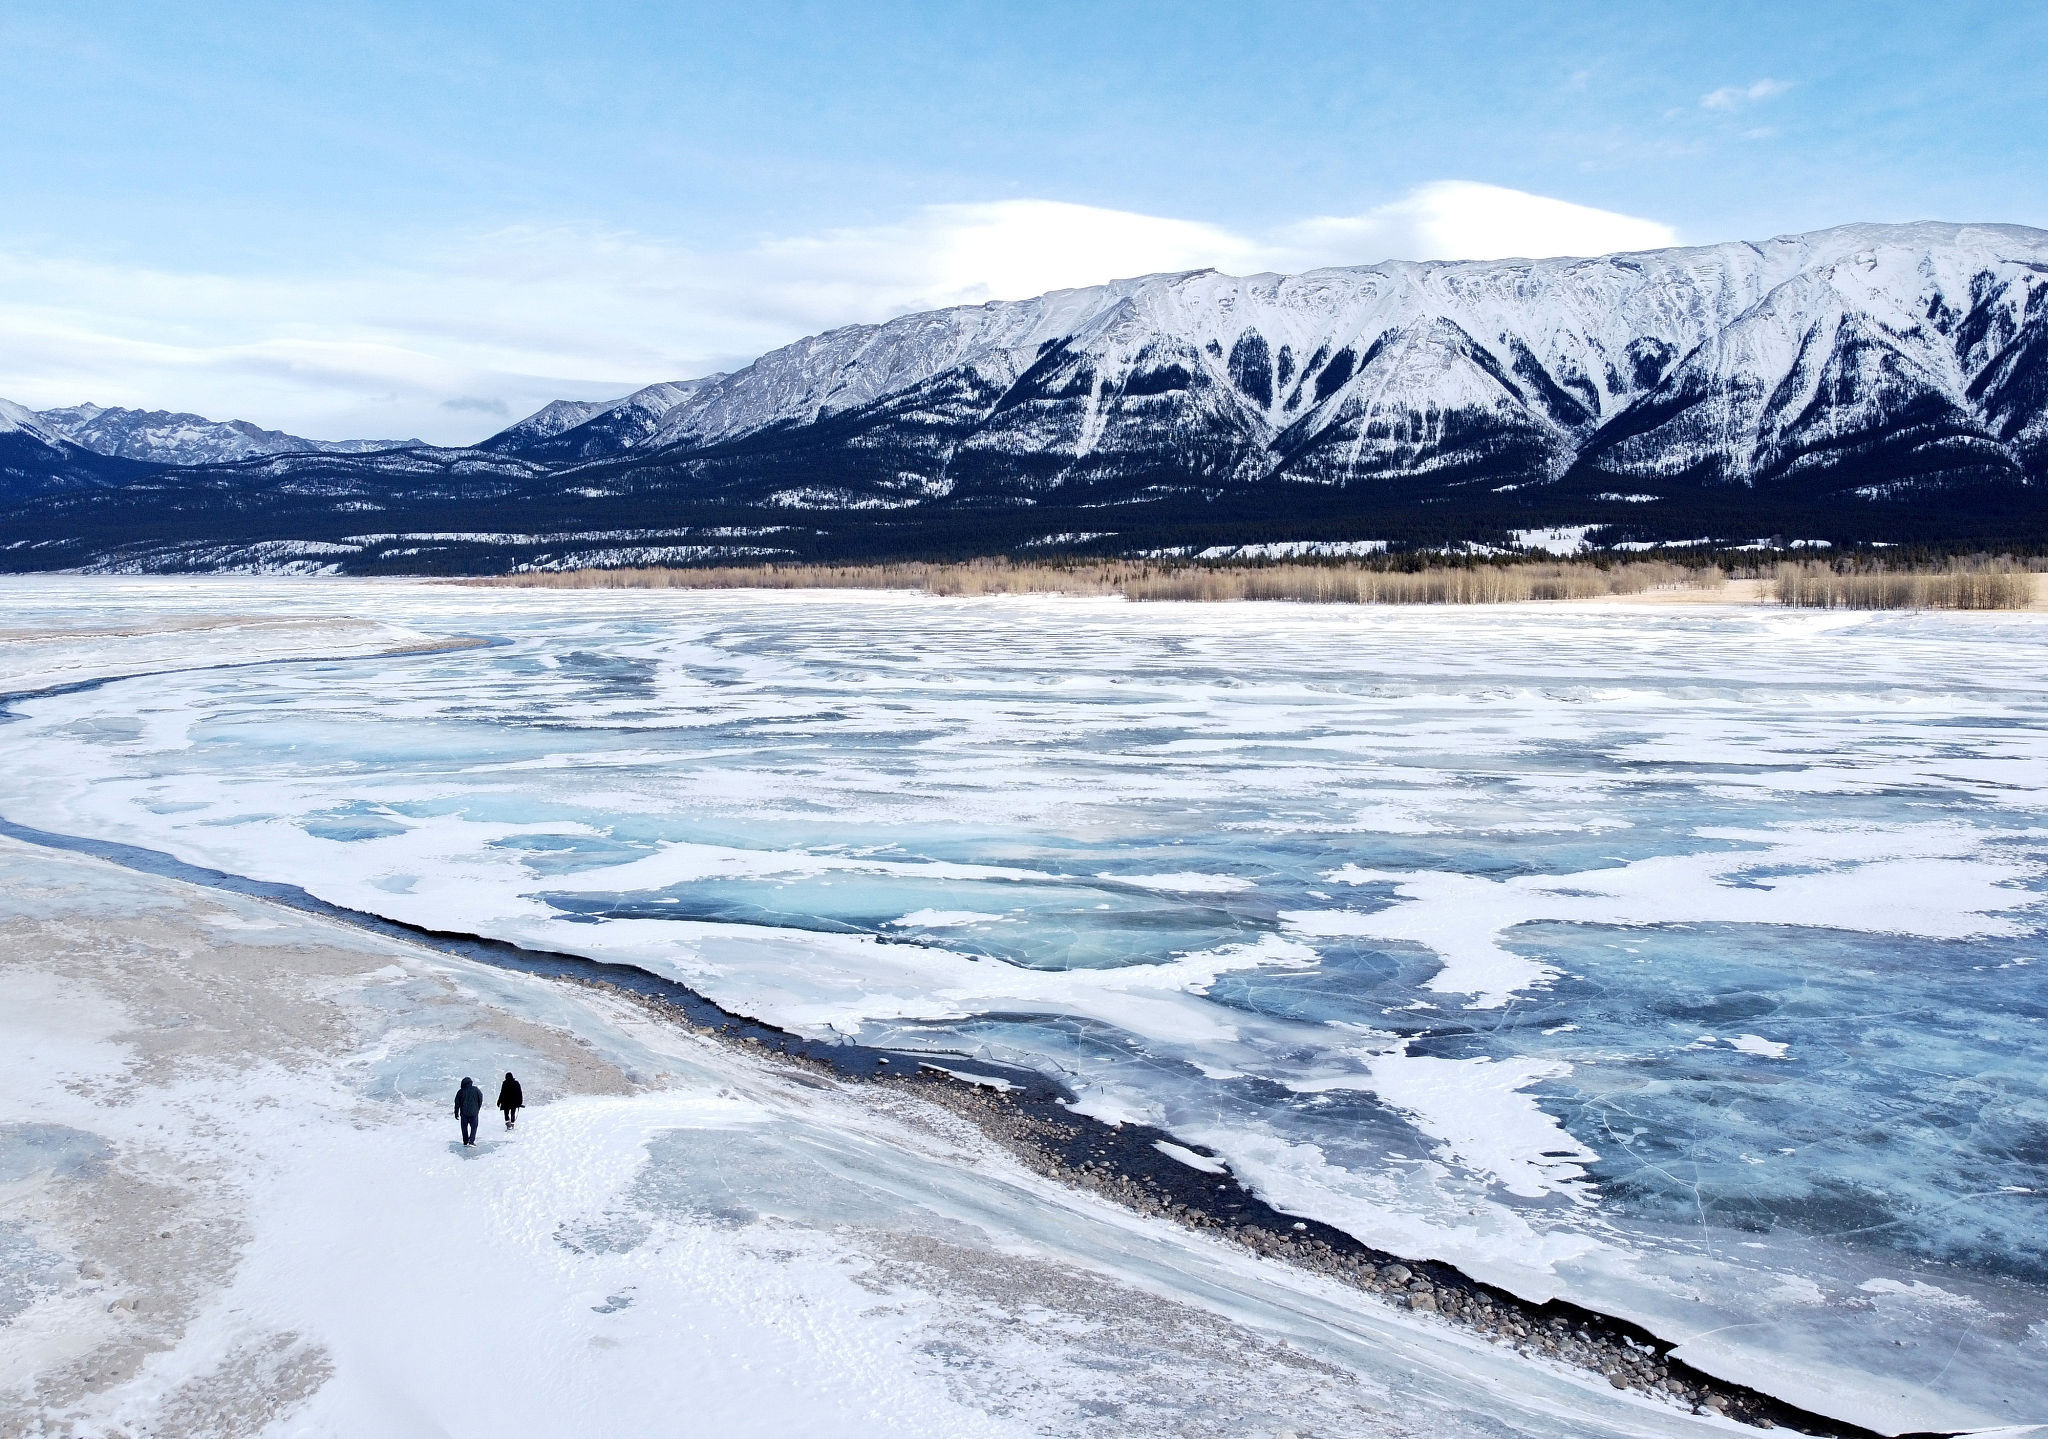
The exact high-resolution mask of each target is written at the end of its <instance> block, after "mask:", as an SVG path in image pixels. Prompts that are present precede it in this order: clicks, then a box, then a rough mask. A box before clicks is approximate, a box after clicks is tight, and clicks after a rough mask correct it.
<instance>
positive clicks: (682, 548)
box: [0, 224, 2048, 571]
mask: <svg viewBox="0 0 2048 1439" xmlns="http://www.w3.org/2000/svg"><path fill="white" fill-rule="evenodd" d="M109 416H120V417H124V418H122V419H119V420H114V421H110V420H108V419H107V417H109ZM126 417H134V418H132V419H130V418H126ZM145 422H147V423H145ZM10 425H11V426H12V428H11V429H0V565H8V566H11V567H16V568H47V567H57V566H60V565H61V566H86V567H105V568H139V569H160V568H169V569H186V568H219V567H246V566H251V565H258V566H269V565H296V566H300V567H330V568H340V569H345V570H360V571H390V570H432V571H455V570H474V569H498V568H505V567H509V566H518V565H529V566H534V565H537V566H550V567H552V566H567V565H575V564H584V563H649V562H671V563H676V562H689V561H693V560H705V559H713V558H739V557H752V558H759V557H763V556H776V557H781V558H821V559H822V558H863V557H883V556H890V557H908V556H931V557H937V556H949V555H964V554H988V553H1006V552H1007V553H1019V552H1033V553H1049V552H1061V551H1065V552H1074V551H1080V552H1090V553H1135V552H1151V551H1160V550H1172V551H1193V552H1198V553H1199V552H1200V551H1202V550H1204V549H1208V548H1215V547H1230V546H1236V545H1246V544H1257V543H1266V544H1273V543H1283V544H1284V543H1298V542H1308V541H1323V542H1348V543H1351V544H1353V545H1358V544H1363V543H1369V542H1385V543H1387V544H1389V545H1391V546H1393V547H1396V548H1399V547H1402V546H1434V547H1443V546H1456V545H1466V546H1473V545H1477V546H1491V547H1496V548H1506V547H1512V546H1514V545H1515V544H1517V543H1523V544H1527V543H1530V542H1531V541H1530V539H1529V537H1530V536H1531V535H1546V534H1548V535H1555V534H1559V533H1564V534H1569V535H1571V536H1574V537H1575V539H1574V542H1578V541H1590V542H1591V543H1594V544H1605V545H1619V546H1627V547H1635V548H1642V547H1651V546H1657V545H1663V544H1680V543H1692V542H1712V543H1715V544H1720V545H1734V544H1741V543H1750V542H1754V541H1757V540H1759V539H1763V538H1766V537H1771V536H1778V537H1793V538H1798V539H1803V540H1809V541H1826V542H1828V543H1832V544H1836V545H1854V544H1871V543H1883V544H1933V545H1945V546H1956V545H1972V544H1985V545H1991V544H1998V545H2017V546H2027V547H2034V546H2038V545H2039V544H2041V543H2042V542H2043V541H2048V232H2044V231H2040V230H2033V229H2028V228H2024V227H2019V226H2008V225H1947V224H1914V225H1850V226H1844V227H1840V228H1837V229H1832V230H1825V231H1820V232H1816V233H1813V234H1806V235H1793V236H1785V237H1780V238H1778V239H1774V240H1769V241H1763V242H1758V243H1732V244H1722V245H1712V246H1702V247H1692V248H1683V249H1671V250H1661V251H1653V252H1644V253H1636V254H1624V255H1611V256H1605V257H1600V258H1594V259H1557V260H1504V261H1486V262H1444V263H1406V262H1389V263H1384V264H1378V265H1370V266H1360V267H1353V268H1342V269H1327V270H1317V271H1312V272H1309V273H1306V274H1302V275H1293V276H1283V275H1270V274H1267V275H1252V276H1245V277H1233V276H1225V275H1221V274H1217V273H1215V272H1213V271H1199V272H1193V273H1185V274H1172V275H1152V276H1146V277H1143V278H1139V279H1132V280H1119V281H1116V282H1113V283H1110V284H1107V285H1100V286H1094V287H1090V288H1087V289H1079V290H1067V291H1060V292H1056V293H1053V294H1049V295H1044V296H1040V297H1038V298H1036V299H1031V300H1023V301H1013V302H998V303H990V304H986V305H979V306H971V307H963V308H957V309H950V310H941V311H936V312H932V313H928V314H919V315H909V316H905V317H902V318H900V319H896V320H891V321H889V322H887V323H886V324H880V325H857V326H850V327H846V328H843V329H838V330H833V331H829V332H827V333H824V334H821V335H816V336H812V337H810V338H807V339H803V340H799V341H797V342H796V343H794V344H791V345H788V346H785V347H783V348H782V349H779V350H775V351H773V352H771V353H769V354H767V355H764V356H762V357H761V358H760V359H758V360H756V361H754V362H753V363H752V364H750V365H747V366H746V367H744V368H742V369H739V370H736V371H734V372H732V373H730V374H720V375H711V376H706V377H702V378H699V379H694V380H687V381H680V382H672V383H662V384H655V385H650V386H647V387H646V388H644V389H641V390H638V391H635V392H634V393H633V394H631V395H628V396H626V397H624V398H623V399H620V400H617V401H611V402H592V401H572V400H561V401H556V402H555V403H553V404H550V405H548V406H546V407H545V408H543V409H542V410H540V411H539V412H538V413H536V414H534V415H532V416H530V417H528V418H527V419H525V420H522V421H520V422H519V423H518V424H516V425H513V426H511V427H510V428H508V429H506V430H504V431H502V432H501V433H499V434H497V435H494V436H492V437H491V438H490V439H488V440H485V441H484V442H482V443H481V444H479V445H477V446H474V447H471V448H467V449H460V448H456V449H449V448H435V447H429V446H422V445H417V444H405V445H402V446H401V445H397V444H395V443H394V444H377V443H372V442H360V443H356V444H342V445H337V444H326V445H315V444H314V443H313V442H308V441H298V440H295V439H293V438H292V437H290V436H281V435H276V434H275V433H274V432H268V431H260V430H257V429H255V427H253V426H246V425H241V424H239V422H230V423H229V424H228V425H226V426H216V425H213V424H212V422H205V421H199V420H197V418H196V417H191V416H163V415H147V416H142V415H139V414H138V412H134V411H108V410H98V409H97V408H96V407H90V406H81V407H78V408H77V409H74V410H67V411H48V412H44V413H43V414H41V415H33V414H31V413H30V412H27V411H23V410H21V409H20V408H19V407H16V406H8V407H6V408H5V409H4V410H0V426H10ZM222 431H232V435H233V437H230V436H229V435H225V434H222V433H221V432H222ZM116 435H118V436H120V437H121V438H118V439H116V438H113V437H115V436H116ZM145 437H146V438H145ZM236 443H240V444H242V445H244V446H245V448H242V449H240V450H237V449H235V444H236ZM36 445H40V446H41V447H42V449H41V450H40V451H38V450H36V449H35V448H34V446H36ZM208 446H212V447H213V448H208ZM45 452H46V453H45ZM107 466H114V467H115V468H107ZM371 514H375V515H377V516H378V517H379V518H378V519H377V521H376V522H375V524H374V525H371V524H370V523H368V521H367V520H366V518H365V517H366V516H368V515H371ZM1536 542H1538V543H1542V542H1544V541H1536Z"/></svg>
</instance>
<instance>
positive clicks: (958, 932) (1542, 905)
mask: <svg viewBox="0 0 2048 1439" xmlns="http://www.w3.org/2000/svg"><path fill="white" fill-rule="evenodd" d="M8 597H9V598H10V599H14V600H18V602H17V603H16V604H15V605H14V613H15V615H16V616H17V618H16V620H15V624H16V625H17V626H19V627H21V628H28V627H30V626H31V625H33V624H42V625H45V626H46V627H55V626H70V627H85V628H89V627H94V626H97V627H101V628H106V627H115V626H118V625H120V624H126V623H130V622H131V621H132V618H133V616H134V615H136V614H138V613H142V614H155V615H162V614H164V613H170V612H182V611H181V610H180V607H181V606H182V607H185V608H186V609H189V610H190V611H193V612H198V611H202V610H204V611H207V612H212V613H222V612H227V613H239V614H244V615H253V614H261V615H264V616H268V617H280V618H291V619H303V620H308V621H320V622H323V623H326V622H332V621H335V620H338V619H340V618H343V617H350V616H358V615H364V614H370V613H374V615H375V616H376V618H377V620H378V621H379V622H381V623H385V624H394V625H399V626H402V627H404V628H405V629H406V630H407V631H408V632H416V633H419V634H422V635H429V634H463V635H478V636H485V637H489V638H492V639H495V640H501V641H503V643H499V644H495V645H493V646H491V647H489V648H483V649H475V650H469V651H464V652H460V653H449V654H422V655H410V656H400V657H381V658H368V659H342V660H333V661H321V662H313V661H293V662H289V663H282V664H275V665H263V666H257V667H251V668H241V669H233V670H195V671H193V672H190V673H177V674H159V675H157V676H154V677H152V678H151V679H149V680H146V681H132V682H130V681H124V682H117V683H112V684H108V685H105V686H102V687H100V688H97V689H91V690H85V691H79V692H76V693H69V694H61V695H49V696H45V697H41V698H37V699H33V700H29V701H25V702H21V703H19V704H17V706H16V707H15V709H16V713H17V715H18V716H19V717H18V718H17V719H16V720H15V721H13V722H12V723H11V724H9V725H8V726H7V728H6V729H5V731H4V734H5V739H4V743H5V745H6V747H7V757H8V759H9V761H10V763H9V765H8V767H7V769H6V772H5V774H4V775H0V815H5V817H6V818H8V819H11V820H14V821H17V822H19V823H25V824H30V825H35V826H37V827H40V828H44V829H49V830H54V831H59V832H65V833H81V834H92V835H96V836H101V837H106V838H114V839H120V840H125V841H128V842H131V843H136V844H142V845H146V846H150V847H153V848H158V849H163V850H166V851H169V852H172V853H175V854H177V855H179V856H180V857H182V858H185V859H188V860H191V861H194V862H198V863H203V864H208V865H213V866H217V867H220V868H223V869H227V870H231V871H235V872H239V873H244V874H250V875H256V876H259V877H262V878H268V879H275V880H281V881H286V882H290V883H294V884H298V885H302V886H304V887H306V888H307V889H309V890H312V891H313V892H314V893H316V894H319V895H321V896H322V897H324V898H328V899H331V900H333V901H335V902H337V903H340V904H344V905H349V906H352V907H356V908H361V909H367V910H373V911H375V912H378V913H382V914H386V915H389V916H391V917H393V918H398V919H402V920H406V921H408V922H413V923H420V924H426V925H431V926H434V927H438V928H447V929H459V930H468V931H473V932H478V933H486V934H492V935H496V936H499V937H503V938H507V939H512V940H515V941H518V942H521V943H527V944H532V945H536V946H540V947H546V948H554V949H562V950H569V951H574V952H578V953H584V954H588V955H591V956H593V957H597V958H604V959H617V960H625V961H630V962H633V963H636V964H641V965H644V966H646V967H648V968H650V969H655V970H658V971H660V972H663V973H668V974H672V975H675V976H677V977H680V978H682V979H684V980H686V981H687V982H688V983H690V984H692V985H694V986H696V987H697V988H699V989H701V990H702V991H704V992H705V993H707V994H710V995H711V996H713V997H714V998H716V999H718V1000H719V1001H720V1002H722V1003H725V1004H728V1005H730V1006H731V1007H733V1008H735V1009H739V1010H742V1011H745V1012H748V1013H752V1014H755V1015H758V1016H760V1017H762V1018H765V1019H769V1020H772V1021H775V1022H778V1023H783V1024H787V1025H790V1026H792V1027H796V1028H800V1029H803V1030H806V1031H807V1032H811V1033H815V1034H820V1035H830V1034H841V1035H847V1036H858V1037H861V1038H863V1039H868V1040H875V1041H881V1042H886V1043H889V1044H893V1045H898V1046H904V1047H915V1048H923V1049H926V1050H930V1051H933V1052H934V1053H935V1055H937V1054H938V1053H939V1052H945V1053H951V1054H956V1055H962V1056H969V1055H977V1054H978V1055H983V1056H986V1057H991V1058H996V1059H1001V1060H1005V1061H1009V1062H1015V1063H1024V1064H1032V1065H1037V1066H1040V1067H1043V1068H1045V1069H1047V1070H1049V1071H1052V1072H1055V1073H1059V1074H1061V1075H1062V1076H1063V1077H1064V1078H1065V1079H1066V1080H1067V1082H1068V1083H1069V1084H1070V1085H1071V1086H1072V1087H1073V1088H1074V1089H1075V1090H1076V1092H1077V1093H1078V1094H1079V1095H1080V1096H1081V1107H1082V1108H1083V1109H1084V1110H1085V1111H1087V1112H1090V1113H1095V1114H1101V1115H1107V1116H1125V1117H1142V1118H1147V1119H1151V1120H1153V1121H1155V1122H1160V1123H1163V1124H1165V1125H1167V1126H1168V1127H1169V1128H1171V1129H1173V1130H1174V1131H1175V1132H1176V1133H1177V1134H1178V1135H1179V1136H1180V1137H1181V1138H1182V1139H1183V1140H1185V1141H1186V1142H1187V1143H1190V1144H1195V1145H1199V1146H1201V1147H1202V1148H1203V1149H1206V1150H1209V1151H1212V1152H1214V1153H1216V1154H1218V1155H1219V1156H1221V1158H1222V1159H1223V1160H1224V1161H1225V1162H1227V1163H1228V1164H1229V1165H1230V1167H1231V1168H1232V1170H1233V1171H1234V1172H1236V1173H1238V1174H1239V1175H1241V1176H1244V1177H1245V1178H1246V1179H1247V1180H1249V1181H1250V1182H1252V1183H1253V1184H1254V1185H1255V1186H1257V1187H1258V1188H1259V1189H1260V1190H1261V1191H1262V1192H1263V1193H1264V1194H1265V1195H1266V1196H1267V1197H1268V1198H1270V1199H1272V1200H1273V1202H1275V1203H1277V1204H1281V1205H1283V1206H1285V1207H1288V1208H1290V1209H1293V1210H1296V1211H1297V1212H1303V1213H1312V1214H1315V1215H1317V1216H1318V1217H1320V1218H1323V1219H1326V1220H1328V1221H1329V1222H1332V1223H1335V1224H1338V1225H1341V1226H1343V1227H1346V1228H1348V1229H1350V1230H1352V1231H1353V1232H1355V1233H1357V1234H1359V1235H1360V1236H1361V1237H1363V1238H1365V1239H1367V1240H1368V1241H1369V1242H1372V1243H1375V1244H1379V1245H1382V1246H1384V1247H1388V1248H1394V1249H1397V1250H1400V1251H1402V1252H1404V1253H1408V1254H1411V1255H1414V1256H1417V1257H1441V1258H1446V1259H1450V1260H1452V1261H1454V1262H1457V1263H1460V1264H1462V1265H1464V1266H1466V1267H1467V1268H1469V1269H1471V1270H1473V1271H1475V1272H1478V1273H1481V1274H1484V1275H1486V1276H1487V1277H1489V1278H1493V1279H1495V1280H1497V1281H1498V1282H1501V1283H1504V1284H1507V1285H1509V1286H1511V1287H1514V1288H1516V1289H1518V1290H1520V1291H1521V1292H1524V1293H1528V1294H1531V1295H1539V1296H1540V1295H1545V1294H1551V1293H1563V1294H1569V1295H1572V1296H1574V1297H1577V1298H1579V1299H1581V1300H1583V1301H1584V1302H1587V1303H1590V1304H1594V1305H1596V1306H1598V1307H1601V1308H1605V1309H1608V1310H1611V1311H1615V1312H1620V1313H1624V1314H1628V1315H1631V1316H1634V1317H1637V1318H1640V1319H1641V1320H1642V1321H1643V1322H1645V1323H1648V1324H1650V1325H1652V1326H1653V1327H1655V1328H1658V1329H1660V1330H1661V1331H1663V1332H1665V1333H1667V1334H1670V1335H1672V1336H1673V1337H1675V1338H1684V1339H1686V1340H1687V1350H1686V1352H1687V1354H1688V1356H1689V1357H1693V1358H1695V1362H1700V1363H1702V1364H1706V1365H1710V1366H1712V1367H1715V1368H1718V1369H1721V1370H1723V1371H1725V1372H1729V1373H1732V1374H1736V1375H1738V1376H1751V1377H1756V1378H1758V1379H1760V1380H1762V1381H1764V1382H1766V1383H1768V1384H1769V1385H1771V1386H1772V1387H1773V1388H1775V1389H1777V1390H1779V1391H1780V1392H1784V1393H1786V1394H1787V1395H1788V1397H1792V1398H1794V1399H1795V1400H1798V1401H1800V1402H1804V1403H1808V1404H1811V1405H1814V1406H1815V1407H1823V1408H1829V1409H1831V1410H1832V1411H1834V1412H1838V1413H1842V1414H1843V1415H1844V1416H1845V1417H1850V1418H1857V1419H1860V1420H1863V1421H1865V1422H1870V1423H1872V1424H1873V1425H1875V1426H1877V1427H1891V1428H1916V1427H1953V1426H1955V1425H1959V1424H1965V1423H1975V1424H1982V1423H1991V1422H2012V1421H2014V1420H2016V1419H2020V1418H2029V1419H2034V1420H2040V1419H2042V1418H2044V1417H2048V1416H2044V1415H2043V1414H2041V1413H2040V1412H2038V1406H2039V1395H2038V1393H2037V1392H2036V1389H2037V1387H2038V1386H2036V1385H2035V1384H2034V1383H2033V1382H2032V1379H2031V1377H2030V1376H2031V1375H2032V1373H2033V1372H2034V1371H2035V1370H2036V1369H2038V1367H2039V1366H2040V1365H2042V1364H2043V1363H2048V1292H2044V1288H2048V1220H2044V1212H2043V1209H2042V1204H2043V1199H2042V1195H2043V1194H2044V1193H2048V1168H2044V1164H2043V1160H2042V1157H2041V1151H2040V1147H2039V1143H2038V1132H2039V1124H2040V1118H2039V1116H2040V1115H2041V1113H2043V1112H2044V1105H2048V1083H2044V1075H2043V1066H2041V1064H2040V1063H2039V1060H2038V1056H2039V1053H2040V1046H2041V1042H2042V1040H2041V1032H2040V1026H2041V1025H2042V1024H2043V1023H2044V1022H2048V979H2044V975H2048V966H2043V965H2040V964H2034V963H2029V962H2027V961H2030V960H2034V959H2036V958H2038V956H2039V955H2040V953H2041V951H2042V947H2043V936H2042V933H2041V924H2040V909H2039V900H2040V895H2041V891H2042V885H2043V862H2042V861H2043V853H2044V841H2043V836H2044V834H2048V825H2044V822H2043V821H2044V818H2048V816H2044V810H2048V802H2044V794H2043V791H2044V788H2048V734H2044V720H2048V706H2044V693H2043V691H2044V688H2048V679H2044V676H2048V627H2044V625H2043V623H2042V621H2041V620H2040V619H2039V617H2036V616H2029V615H1947V616H1934V615H1877V616H1859V615H1850V614H1841V613H1822V614H1812V615H1808V614H1799V613H1791V612H1783V611H1773V610H1763V609H1742V608H1734V607H1705V606H1701V607H1682V606H1674V607H1659V608H1658V609H1657V610H1655V611H1649V610H1631V609H1627V608H1621V607H1600V608H1597V609H1595V608H1590V607H1589V608H1582V609H1563V608H1551V609H1544V610H1533V609H1532V610H1519V609H1517V610H1492V611H1489V612H1488V613H1486V614H1484V615H1480V614H1473V613H1454V612H1441V611H1440V612H1434V613H1430V612H1420V611H1410V610H1380V609H1355V610H1354V609H1348V608H1347V609H1343V610H1337V609H1323V608H1318V607H1306V606H1302V607H1297V606H1282V605H1232V606H1223V605H1218V606H1134V605H1127V604H1123V603H1120V602H1114V601H1095V600H1052V599H1031V600H990V601H965V600H963V601H939V600H929V599H924V598H920V597H914V596H903V595H860V596H853V595H844V596H838V595H835V596H817V595H748V594H659V595H633V594H601V593H598V594H564V593H559V592H551V593H518V592H501V591H478V590H461V589H451V588H436V587H429V586H418V585H379V586H375V587H364V586H321V585H304V586H296V587H295V586H288V585H264V584H260V583H248V584H244V585H240V586H237V585H232V584H217V585H214V586H211V587H207V588H206V589H205V591H204V593H203V595H202V594H201V593H200V592H199V590H198V588H197V587H185V586H179V585H176V584H168V583H153V584H141V583H137V584H133V585H127V586H123V587H120V588H113V587H104V586H98V587H96V586H93V585H90V584H87V583H84V582H75V583H67V582H49V583H45V584H42V585H40V586H27V585H23V586H20V587H18V588H10V589H9V592H8ZM37 605H40V606H42V607H43V608H42V610H41V611H37V609H36V606H37ZM39 616H40V617H39ZM92 643H93V642H92V641H91V640H90V639H89V638H85V637H81V638H80V640H79V641H78V650H79V652H80V653H90V652H91V649H92ZM202 658H203V656H202ZM941 1062H943V1061H941ZM1873 1281H1875V1282H1879V1283H1880V1285H1881V1286H1896V1287H1880V1288H1878V1289H1871V1288H1869V1287H1868V1285H1869V1284H1870V1283H1872V1282H1873ZM1936 1291H1938V1293H1937V1292H1936ZM1949 1295H1960V1296H1963V1297H1964V1298H1966V1299H1967V1300H1968V1301H1969V1302H1971V1303H1974V1304H1977V1305H1980V1306H1981V1308H1982V1312H1983V1316H1984V1318H1983V1321H1982V1322H1981V1323H1979V1324H1975V1325H1973V1326H1971V1327H1969V1328H1968V1329H1966V1330H1964V1331H1963V1332H1961V1333H1957V1332H1956V1328H1955V1325H1954V1324H1953V1322H1952V1320H1953V1314H1954V1312H1955V1311H1954V1309H1953V1307H1952V1305H1951V1303H1950V1301H1949V1300H1948V1299H1946V1298H1943V1297H1941V1296H1949Z"/></svg>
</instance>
